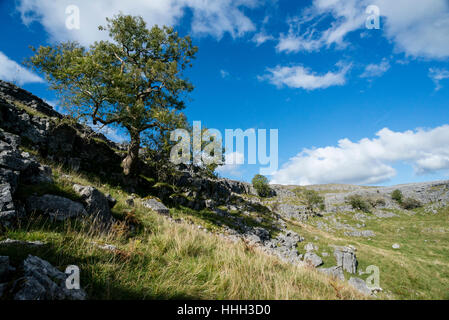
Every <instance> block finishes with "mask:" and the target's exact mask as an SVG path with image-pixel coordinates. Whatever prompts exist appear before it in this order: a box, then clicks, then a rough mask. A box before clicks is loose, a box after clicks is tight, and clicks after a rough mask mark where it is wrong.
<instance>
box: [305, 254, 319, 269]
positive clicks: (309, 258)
mask: <svg viewBox="0 0 449 320" xmlns="http://www.w3.org/2000/svg"><path fill="white" fill-rule="evenodd" d="M304 262H306V263H308V264H310V265H312V266H314V267H319V266H321V265H322V264H323V259H321V258H320V257H319V256H318V255H317V254H316V253H313V252H307V253H306V254H305V255H304Z"/></svg>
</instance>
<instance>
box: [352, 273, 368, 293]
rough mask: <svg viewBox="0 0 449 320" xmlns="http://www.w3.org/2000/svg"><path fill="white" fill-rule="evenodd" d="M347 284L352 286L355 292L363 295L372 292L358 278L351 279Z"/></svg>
mask: <svg viewBox="0 0 449 320" xmlns="http://www.w3.org/2000/svg"><path fill="white" fill-rule="evenodd" d="M348 283H349V284H350V285H352V286H353V287H354V288H356V289H357V291H359V292H361V293H363V294H365V295H371V294H372V290H371V289H370V288H368V286H367V285H366V282H365V281H363V279H360V278H356V277H351V278H350V279H349V281H348Z"/></svg>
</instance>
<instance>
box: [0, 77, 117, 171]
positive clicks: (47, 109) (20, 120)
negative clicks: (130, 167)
mask: <svg viewBox="0 0 449 320" xmlns="http://www.w3.org/2000/svg"><path fill="white" fill-rule="evenodd" d="M0 127H1V128H2V129H4V130H5V131H7V132H10V133H12V134H15V135H17V136H20V137H21V138H22V140H23V141H24V142H25V143H26V144H27V146H28V147H30V148H32V149H35V150H36V151H38V152H39V153H40V155H41V156H43V157H44V158H49V159H51V160H54V161H58V162H59V163H61V164H64V165H66V166H68V167H71V168H72V169H74V170H85V171H91V172H93V171H94V172H96V173H98V174H102V175H104V176H107V177H111V176H114V175H119V174H120V173H121V170H122V169H121V168H120V162H121V159H122V158H121V156H120V155H119V154H118V153H116V152H115V151H114V149H116V150H123V146H121V145H119V144H116V143H113V142H111V141H109V140H108V139H106V137H105V136H104V135H102V134H99V133H96V132H95V131H93V130H92V129H91V128H90V127H88V126H84V125H81V124H78V123H75V122H74V121H71V120H70V119H69V118H65V117H64V116H63V115H61V114H59V113H58V112H56V111H55V110H53V108H52V107H51V106H50V105H48V104H47V103H45V102H44V101H42V100H41V99H39V98H38V97H36V96H34V95H32V94H31V93H29V92H27V91H26V90H23V89H21V88H19V87H17V86H15V85H13V84H11V83H7V82H4V81H1V80H0ZM0 138H1V135H0ZM99 168H100V170H98V169H99Z"/></svg>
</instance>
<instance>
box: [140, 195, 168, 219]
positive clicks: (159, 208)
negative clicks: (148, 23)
mask: <svg viewBox="0 0 449 320" xmlns="http://www.w3.org/2000/svg"><path fill="white" fill-rule="evenodd" d="M142 205H143V206H144V207H145V208H148V209H151V210H153V211H154V212H157V213H159V214H162V215H169V214H170V210H169V209H168V208H167V207H166V206H164V204H163V203H162V202H160V201H157V200H156V199H148V200H145V201H143V202H142Z"/></svg>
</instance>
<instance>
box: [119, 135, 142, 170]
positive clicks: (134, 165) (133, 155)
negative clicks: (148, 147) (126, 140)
mask: <svg viewBox="0 0 449 320" xmlns="http://www.w3.org/2000/svg"><path fill="white" fill-rule="evenodd" d="M130 136H131V143H130V145H129V148H128V154H127V156H126V158H125V159H124V160H123V162H122V166H123V174H124V175H125V176H136V175H137V173H138V172H137V171H138V170H137V169H138V164H139V150H140V132H130Z"/></svg>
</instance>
